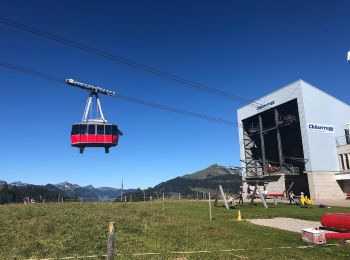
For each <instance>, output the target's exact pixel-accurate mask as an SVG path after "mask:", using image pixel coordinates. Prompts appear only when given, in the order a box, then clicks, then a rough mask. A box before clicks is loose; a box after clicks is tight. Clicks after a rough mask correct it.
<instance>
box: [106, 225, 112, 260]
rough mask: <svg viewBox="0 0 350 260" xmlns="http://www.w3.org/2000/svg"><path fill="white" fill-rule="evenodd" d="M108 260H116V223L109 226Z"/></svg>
mask: <svg viewBox="0 0 350 260" xmlns="http://www.w3.org/2000/svg"><path fill="white" fill-rule="evenodd" d="M107 260H114V222H110V223H109V225H108V245H107Z"/></svg>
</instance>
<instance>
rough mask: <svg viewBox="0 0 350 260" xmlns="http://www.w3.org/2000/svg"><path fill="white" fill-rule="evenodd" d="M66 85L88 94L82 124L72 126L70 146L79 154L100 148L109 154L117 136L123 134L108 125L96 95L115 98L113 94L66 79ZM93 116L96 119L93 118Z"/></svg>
mask: <svg viewBox="0 0 350 260" xmlns="http://www.w3.org/2000/svg"><path fill="white" fill-rule="evenodd" d="M66 83H67V84H68V85H71V86H75V87H79V88H82V89H85V90H88V91H89V92H90V94H89V96H88V99H87V102H86V106H85V111H84V115H83V119H82V122H81V123H77V124H73V125H72V132H71V144H72V146H73V147H77V148H79V151H80V153H83V152H84V149H85V148H86V147H102V148H104V149H105V152H106V153H109V149H110V148H111V147H114V146H117V145H118V140H119V136H121V135H123V133H122V132H121V131H120V130H119V129H118V126H117V125H114V124H110V123H108V122H107V120H106V119H105V117H104V115H103V112H102V107H101V103H100V99H99V97H98V94H99V93H101V94H105V95H108V96H115V95H116V94H115V92H114V91H110V90H106V89H103V88H100V87H96V86H92V85H88V84H85V83H80V82H77V81H75V80H73V79H67V80H66ZM94 101H95V105H96V110H95V111H94V110H93V103H94ZM94 112H96V113H94ZM93 114H94V115H95V116H96V117H93ZM89 116H90V117H89Z"/></svg>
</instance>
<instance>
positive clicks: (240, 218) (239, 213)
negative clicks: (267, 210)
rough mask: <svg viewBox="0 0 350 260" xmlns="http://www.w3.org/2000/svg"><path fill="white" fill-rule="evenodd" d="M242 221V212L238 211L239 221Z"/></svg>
mask: <svg viewBox="0 0 350 260" xmlns="http://www.w3.org/2000/svg"><path fill="white" fill-rule="evenodd" d="M241 220H242V216H241V211H240V210H238V216H237V221H241Z"/></svg>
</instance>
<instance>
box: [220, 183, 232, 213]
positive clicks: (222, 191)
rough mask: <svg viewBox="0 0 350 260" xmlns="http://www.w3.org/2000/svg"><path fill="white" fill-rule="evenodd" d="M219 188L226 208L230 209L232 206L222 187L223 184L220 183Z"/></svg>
mask: <svg viewBox="0 0 350 260" xmlns="http://www.w3.org/2000/svg"><path fill="white" fill-rule="evenodd" d="M219 190H220V193H221V197H222V199H223V201H224V204H225V208H226V209H230V208H229V207H228V204H227V200H226V196H225V193H224V190H223V189H222V186H221V185H219Z"/></svg>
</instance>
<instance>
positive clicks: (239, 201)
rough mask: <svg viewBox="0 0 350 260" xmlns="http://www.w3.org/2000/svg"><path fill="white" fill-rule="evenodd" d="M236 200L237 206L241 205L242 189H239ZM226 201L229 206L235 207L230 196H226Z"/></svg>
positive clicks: (233, 200)
mask: <svg viewBox="0 0 350 260" xmlns="http://www.w3.org/2000/svg"><path fill="white" fill-rule="evenodd" d="M237 199H238V205H241V204H242V205H243V191H242V189H240V190H239V191H238V197H237ZM226 201H227V203H228V204H231V205H232V206H237V204H236V202H235V199H234V198H233V197H232V196H231V195H228V196H227V198H226Z"/></svg>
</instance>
